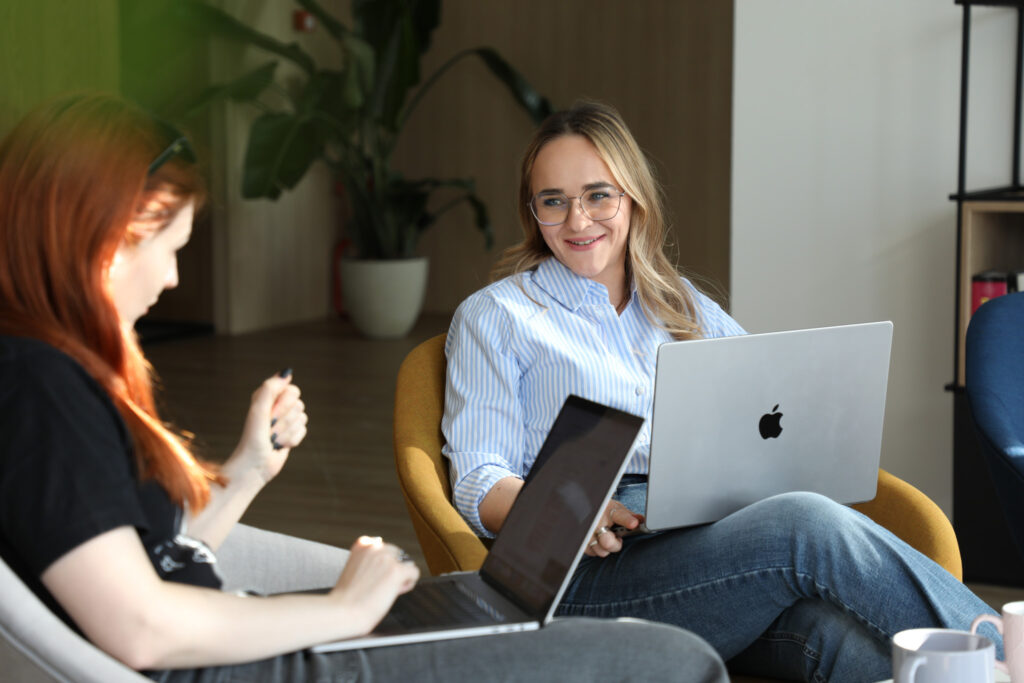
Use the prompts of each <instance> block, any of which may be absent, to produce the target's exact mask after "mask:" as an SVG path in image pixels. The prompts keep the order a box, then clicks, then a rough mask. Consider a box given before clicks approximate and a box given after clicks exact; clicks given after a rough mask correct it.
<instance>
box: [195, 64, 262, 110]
mask: <svg viewBox="0 0 1024 683" xmlns="http://www.w3.org/2000/svg"><path fill="white" fill-rule="evenodd" d="M277 64H278V63H277V62H267V63H266V64H264V65H263V66H260V67H258V68H256V69H253V70H252V71H250V72H249V73H247V74H244V75H242V76H239V77H238V78H236V79H235V80H233V81H229V82H227V83H221V84H219V85H211V86H209V87H208V88H206V89H204V90H203V91H202V92H201V93H199V95H198V96H197V97H196V99H195V101H194V102H193V103H192V105H191V107H190V109H189V110H188V112H187V113H186V116H192V115H193V114H195V113H197V112H198V111H199V110H200V109H203V108H204V107H206V106H207V105H209V104H210V103H212V102H216V101H218V100H223V99H231V100H234V101H236V102H249V101H252V100H255V99H256V98H258V97H259V96H260V93H262V92H263V91H264V90H266V88H267V86H269V85H270V84H271V83H273V81H274V71H275V70H276V69H277Z"/></svg>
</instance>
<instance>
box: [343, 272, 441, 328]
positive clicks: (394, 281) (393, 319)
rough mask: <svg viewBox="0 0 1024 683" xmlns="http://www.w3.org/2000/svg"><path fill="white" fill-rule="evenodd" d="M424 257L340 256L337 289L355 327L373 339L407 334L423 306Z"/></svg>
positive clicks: (424, 288)
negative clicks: (365, 258)
mask: <svg viewBox="0 0 1024 683" xmlns="http://www.w3.org/2000/svg"><path fill="white" fill-rule="evenodd" d="M428 264H429V262H428V260H427V259H426V258H412V259H399V260H394V261H361V260H356V259H341V263H340V264H339V265H340V272H341V291H342V297H344V300H345V308H346V310H347V311H348V314H349V316H350V317H351V318H352V324H353V325H355V326H356V329H357V330H359V331H360V332H362V333H363V334H365V335H366V336H367V337H371V338H373V339H399V338H401V337H404V336H405V335H407V334H409V330H411V329H412V326H413V325H414V324H416V320H417V318H419V315H420V309H421V308H423V295H424V292H425V291H426V288H427V266H428Z"/></svg>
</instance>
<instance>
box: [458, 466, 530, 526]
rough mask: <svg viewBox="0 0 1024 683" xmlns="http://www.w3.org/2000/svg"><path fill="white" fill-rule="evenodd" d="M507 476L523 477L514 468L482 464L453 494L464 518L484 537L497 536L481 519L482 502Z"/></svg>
mask: <svg viewBox="0 0 1024 683" xmlns="http://www.w3.org/2000/svg"><path fill="white" fill-rule="evenodd" d="M506 477H515V478H517V479H521V478H522V477H520V476H519V475H518V474H516V473H515V472H513V471H512V470H509V469H505V468H504V467H500V466H498V465H482V466H480V467H478V468H476V469H475V470H473V471H472V472H470V473H469V474H467V475H466V476H465V477H463V478H462V480H461V481H459V482H458V483H457V484H456V485H455V491H454V496H453V497H454V499H455V507H456V509H458V511H459V513H460V514H461V515H462V517H463V519H465V520H466V522H468V523H469V526H470V527H472V528H473V531H475V532H476V534H477V536H481V537H483V538H494V537H495V534H493V533H491V532H490V531H488V530H487V528H486V527H485V526H484V523H483V522H482V521H480V502H481V501H482V500H483V499H484V496H486V495H487V494H488V492H490V490H491V489H492V488H493V487H494V485H495V484H497V483H498V481H500V480H501V479H504V478H506Z"/></svg>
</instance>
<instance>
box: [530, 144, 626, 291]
mask: <svg viewBox="0 0 1024 683" xmlns="http://www.w3.org/2000/svg"><path fill="white" fill-rule="evenodd" d="M601 186H606V187H608V188H609V190H610V191H612V192H617V191H621V188H620V187H619V184H618V183H617V182H616V181H615V178H614V177H613V176H612V173H611V171H610V170H609V169H608V165H607V164H605V163H604V161H603V160H602V159H601V157H600V155H599V154H598V153H597V148H595V147H594V145H593V144H592V143H591V142H590V141H589V140H587V139H586V138H585V137H583V136H582V135H563V136H561V137H558V138H555V139H554V140H552V141H551V142H549V143H547V144H546V145H544V147H543V148H541V150H540V152H538V153H537V158H536V159H535V160H534V163H533V171H532V173H531V175H530V189H531V191H532V192H533V196H535V197H536V196H537V195H538V194H541V193H547V192H561V193H563V194H565V195H566V196H568V197H575V196H577V195H582V194H583V193H585V192H588V191H589V190H591V189H593V188H595V187H601ZM570 201H571V206H570V207H569V214H568V216H567V217H566V219H565V222H564V223H561V224H560V225H540V224H538V228H539V229H540V232H541V235H542V236H543V237H544V242H545V243H546V244H547V245H548V248H549V249H551V252H552V253H553V254H554V255H555V258H557V259H558V260H559V261H561V262H562V264H563V265H565V266H566V267H567V268H569V269H570V270H572V272H574V273H576V274H577V275H580V276H582V277H585V278H589V279H591V280H594V281H595V282H600V283H601V284H603V285H604V286H605V287H607V288H608V296H609V300H610V301H611V303H612V304H614V305H616V306H617V305H619V303H620V302H621V301H622V299H623V297H624V296H625V292H626V241H627V239H628V237H629V220H630V217H631V215H632V208H633V203H632V200H631V199H630V198H629V195H624V196H623V197H622V202H621V204H620V205H619V213H618V214H617V215H616V216H615V217H614V218H610V219H608V220H604V221H595V220H592V219H590V218H589V217H588V216H587V214H586V213H584V212H583V210H582V208H581V206H580V200H578V199H573V200H570Z"/></svg>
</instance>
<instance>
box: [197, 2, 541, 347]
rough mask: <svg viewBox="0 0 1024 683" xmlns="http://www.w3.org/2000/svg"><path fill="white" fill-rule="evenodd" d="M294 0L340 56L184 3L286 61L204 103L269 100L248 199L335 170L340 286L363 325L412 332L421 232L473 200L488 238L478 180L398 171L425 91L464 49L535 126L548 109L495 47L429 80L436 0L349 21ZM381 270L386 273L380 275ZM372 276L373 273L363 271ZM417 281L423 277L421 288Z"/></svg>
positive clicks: (379, 331) (475, 51)
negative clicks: (286, 69)
mask: <svg viewBox="0 0 1024 683" xmlns="http://www.w3.org/2000/svg"><path fill="white" fill-rule="evenodd" d="M297 3H298V5H300V6H301V7H302V8H303V9H304V10H305V11H307V12H309V13H310V14H311V15H312V16H313V17H315V18H316V20H317V21H319V23H320V25H321V26H323V28H324V29H325V30H326V31H327V32H328V33H329V35H330V36H331V37H332V38H333V39H334V40H335V41H336V42H337V45H338V48H339V54H340V55H341V57H340V59H339V64H336V65H334V64H332V65H330V66H319V65H317V64H316V63H315V61H314V60H313V58H312V56H311V55H310V54H309V53H307V52H306V51H304V50H302V49H301V48H300V47H299V46H298V45H297V44H295V43H287V44H286V43H283V42H281V41H279V40H277V39H275V38H273V37H271V36H268V35H266V34H263V33H261V32H259V31H256V30H254V29H252V28H250V27H248V26H246V25H245V24H243V23H241V22H240V21H238V20H237V19H235V18H234V17H232V16H231V15H229V14H227V13H225V12H223V11H221V10H219V9H217V8H215V7H213V6H211V5H208V4H206V3H205V2H202V0H190V1H189V2H187V3H183V4H182V5H181V6H182V7H186V8H187V11H189V12H191V13H193V14H194V15H196V18H197V19H198V20H199V21H201V22H202V24H203V25H204V26H205V27H206V28H207V29H208V30H211V31H212V32H213V34H214V35H217V36H220V37H223V38H226V39H229V40H233V41H236V42H240V43H243V44H247V45H252V46H256V47H258V48H261V49H262V50H265V51H267V52H268V53H270V54H272V55H274V56H275V57H277V58H278V59H275V60H272V61H269V62H267V63H265V64H263V65H261V66H260V67H258V68H256V69H254V70H252V71H250V72H248V73H245V74H242V75H240V76H239V77H238V78H236V79H235V80H233V81H231V82H228V83H224V84H219V85H215V86H211V87H210V88H208V89H207V90H206V91H205V92H204V93H203V94H202V95H201V96H200V98H199V104H200V105H201V106H202V105H205V104H207V103H209V102H211V101H215V100H218V99H224V98H230V99H233V100H236V101H243V102H258V103H260V106H261V107H262V108H263V110H264V111H263V113H262V114H261V115H260V116H259V117H258V118H256V119H255V121H254V122H253V124H252V127H251V129H250V130H249V138H248V143H247V148H246V154H245V162H244V169H243V183H242V194H243V196H244V197H246V198H269V199H276V198H277V197H279V196H280V195H281V193H282V192H284V191H286V190H288V189H290V188H293V187H294V186H295V185H296V183H298V182H299V180H301V179H302V177H303V176H304V175H305V173H306V171H307V170H308V169H309V168H310V166H311V165H312V164H314V163H315V162H317V161H322V162H324V163H326V164H327V165H328V166H329V167H330V169H331V171H332V172H333V174H334V177H335V178H336V179H337V180H338V183H339V185H340V186H342V187H343V188H344V196H345V200H346V205H347V213H348V220H347V223H346V225H345V236H346V238H347V240H350V242H351V258H346V259H343V260H342V282H343V287H344V291H345V294H346V306H347V308H348V311H349V313H350V315H351V317H352V319H353V322H354V323H355V325H356V326H357V328H359V329H360V330H361V331H362V332H364V333H365V334H367V335H369V336H374V337H397V336H404V335H405V334H406V333H407V332H408V330H409V328H411V327H412V324H413V323H414V322H415V320H416V318H417V317H418V315H419V309H420V306H421V305H422V300H423V289H424V288H425V285H426V263H425V259H417V258H415V256H416V245H417V242H418V240H419V237H420V235H422V234H423V231H424V230H426V229H427V228H429V227H430V226H431V225H433V224H434V223H435V222H436V221H437V219H438V217H439V216H440V215H441V214H442V213H444V212H445V211H447V210H449V209H451V208H453V207H454V206H457V205H459V204H462V203H464V202H465V203H469V204H470V206H471V207H472V209H473V213H474V221H475V225H476V227H477V228H478V229H479V230H480V232H481V233H482V235H483V237H484V240H485V241H486V243H487V246H490V245H491V242H492V234H491V225H490V219H489V217H488V212H487V207H486V206H485V205H484V203H483V202H482V201H481V199H480V198H479V197H478V196H477V194H476V191H475V187H474V183H473V180H472V179H471V178H443V179H439V178H415V179H411V178H405V177H403V176H402V174H400V173H399V172H397V171H396V170H395V169H394V168H393V167H392V165H391V157H392V154H393V152H394V150H395V145H396V142H397V140H398V137H399V135H400V134H401V132H402V128H403V126H404V124H405V122H406V121H407V120H408V119H409V117H410V115H411V114H412V113H413V112H414V111H415V109H416V105H417V104H418V103H419V102H420V100H421V98H422V97H423V95H424V93H426V92H427V90H429V88H430V87H431V86H432V85H433V84H434V83H435V82H436V81H437V80H438V79H439V78H440V77H441V76H442V75H444V74H445V73H446V72H447V71H448V70H449V69H450V68H451V67H452V66H453V65H454V64H456V63H457V62H459V61H460V60H462V59H465V58H467V57H476V58H478V59H480V60H481V61H482V62H483V63H484V64H485V65H486V66H487V67H488V69H489V70H490V72H491V73H492V74H493V75H494V76H495V77H496V78H498V79H499V81H500V82H501V83H503V84H504V85H505V86H506V88H507V89H508V92H509V93H510V95H511V96H512V99H513V100H514V101H515V102H516V103H517V104H518V105H519V106H521V107H522V108H523V109H524V110H525V111H526V112H527V113H528V114H529V115H530V117H531V118H532V119H533V120H534V121H535V122H540V121H542V120H543V119H544V117H546V116H547V115H548V114H549V113H550V112H551V105H550V103H549V102H548V100H547V99H546V98H545V97H542V96H541V95H539V94H538V93H537V92H536V91H535V90H534V89H533V88H532V87H531V86H530V85H529V84H528V83H527V82H526V80H525V79H524V78H523V77H522V76H521V75H520V74H519V73H518V72H517V71H516V70H515V69H513V68H512V67H511V66H510V65H509V64H508V63H507V62H506V61H505V60H504V59H503V58H502V57H501V56H500V55H499V54H498V53H497V52H496V51H495V50H493V49H491V48H487V47H477V48H472V49H467V50H463V51H461V52H459V53H457V54H455V55H453V56H452V57H451V58H450V59H448V60H447V61H446V62H445V63H444V64H442V65H441V66H440V67H439V68H438V69H437V70H436V71H435V72H434V73H433V74H432V75H431V76H430V77H429V78H427V79H426V80H425V81H424V82H423V83H422V85H421V84H420V80H421V78H420V59H421V57H422V55H423V54H424V53H425V52H426V51H427V49H428V48H429V47H430V41H431V36H432V34H433V32H434V30H435V29H436V28H437V26H438V24H439V22H440V16H441V1H440V0H389V1H387V2H383V1H381V0H353V1H352V17H353V21H352V26H351V27H349V26H346V25H345V24H343V23H342V22H341V21H340V20H339V19H337V18H336V17H334V16H333V15H331V14H330V13H328V12H327V11H326V10H324V9H323V8H322V7H321V6H320V5H319V4H318V3H317V2H316V0H297ZM280 59H286V60H288V61H290V62H292V63H294V64H295V65H297V66H298V67H299V68H300V69H301V72H302V79H301V83H300V84H299V85H298V86H297V87H292V88H287V89H284V93H285V96H286V99H287V106H286V107H284V108H280V107H274V106H272V105H268V104H267V103H266V102H262V101H261V95H263V93H264V92H265V91H266V90H267V89H268V88H269V87H270V86H271V84H272V83H274V74H275V70H276V69H277V66H278V63H279V61H280ZM275 90H278V91H280V89H277V88H275ZM277 99H278V100H280V98H277ZM439 191H442V192H447V193H448V194H450V195H452V196H451V197H449V198H448V200H447V201H444V202H442V203H441V204H440V206H435V205H433V204H431V203H430V202H429V200H430V199H431V197H432V196H433V195H434V194H435V193H436V192H439ZM435 204H436V203H435ZM406 270H410V271H412V273H413V274H412V281H410V282H406V281H405V280H400V279H399V278H401V277H402V276H401V275H400V273H401V272H403V271H406ZM373 271H383V273H382V275H381V276H380V277H378V278H376V279H374V278H373ZM367 275H369V277H370V278H371V279H370V281H366V280H365V279H362V278H365V277H366V276H367ZM413 281H416V282H418V290H416V289H415V285H414V284H413ZM388 292H390V293H392V294H398V295H408V294H409V293H410V292H411V293H412V299H413V300H414V301H413V302H412V303H406V304H401V303H397V302H394V301H390V302H389V301H377V300H374V299H372V298H371V297H373V296H375V295H381V294H386V293H388ZM376 314H382V316H383V319H378V316H377V315H376Z"/></svg>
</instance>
